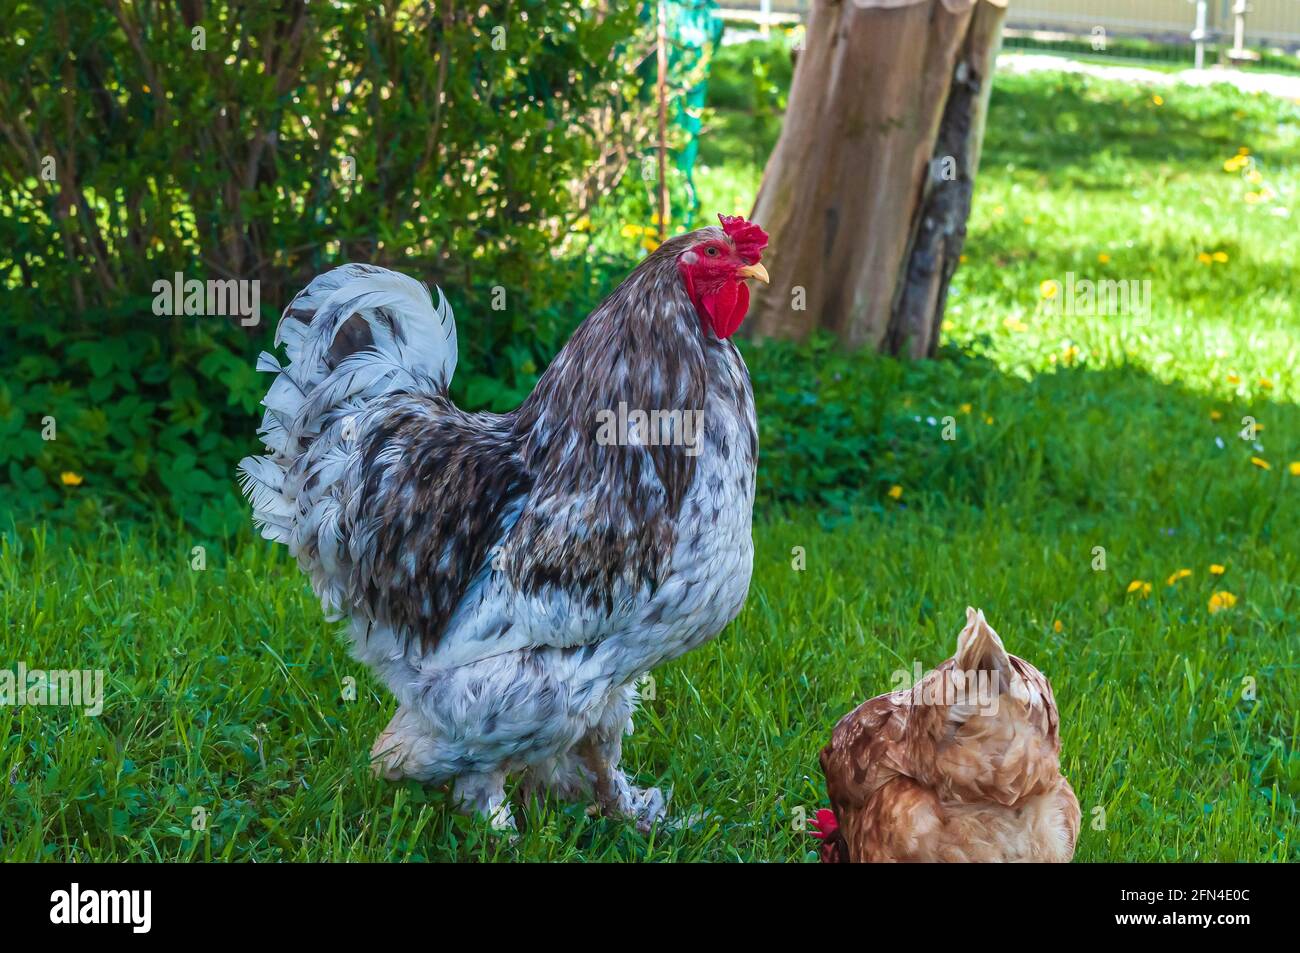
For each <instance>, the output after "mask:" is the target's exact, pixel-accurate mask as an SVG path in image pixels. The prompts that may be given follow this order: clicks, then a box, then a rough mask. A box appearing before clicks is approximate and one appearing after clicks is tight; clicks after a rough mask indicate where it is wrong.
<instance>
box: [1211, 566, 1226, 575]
mask: <svg viewBox="0 0 1300 953" xmlns="http://www.w3.org/2000/svg"><path fill="white" fill-rule="evenodd" d="M1227 571H1228V570H1227V568H1226V567H1224V566H1222V565H1220V564H1219V563H1210V575H1211V576H1222V575H1223V574H1224V573H1225V572H1227Z"/></svg>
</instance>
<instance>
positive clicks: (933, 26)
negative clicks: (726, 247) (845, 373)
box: [746, 0, 1006, 356]
mask: <svg viewBox="0 0 1300 953" xmlns="http://www.w3.org/2000/svg"><path fill="white" fill-rule="evenodd" d="M1005 14H1006V0H816V3H815V4H814V8H813V13H812V18H811V21H810V22H809V25H808V31H807V40H806V48H805V49H804V51H803V52H801V53H800V54H799V63H798V66H797V68H796V71H795V77H794V84H793V86H792V88H791V91H790V101H789V107H788V109H787V111H786V118H785V125H784V127H783V128H782V131H781V137H780V139H779V140H778V141H777V145H776V149H775V150H774V151H773V153H772V156H771V158H770V159H769V160H768V164H767V169H766V171H765V172H764V175H763V185H762V188H761V189H760V190H759V194H758V201H757V204H756V205H755V208H754V213H753V216H752V217H753V219H754V221H756V222H758V223H759V224H760V225H762V226H763V227H764V228H765V229H767V231H768V232H769V233H770V235H771V247H770V249H769V251H768V253H767V254H766V255H765V256H764V258H765V264H766V263H768V262H770V264H769V265H768V270H769V272H770V273H771V279H772V281H771V284H770V285H769V286H768V287H767V288H766V289H762V290H759V291H757V294H756V300H755V302H754V305H753V307H752V308H751V313H750V320H749V321H748V322H747V323H746V326H747V327H748V328H749V329H750V331H751V333H753V334H755V335H757V336H772V337H793V338H804V337H806V336H807V335H809V334H810V333H811V332H812V331H814V330H815V329H818V328H822V329H826V330H829V331H831V332H832V333H834V334H835V335H837V336H838V337H839V338H840V340H841V341H843V342H844V343H845V344H846V345H848V346H850V347H862V346H868V347H873V348H880V349H882V350H887V351H890V352H891V353H906V354H909V355H912V356H925V355H929V354H932V353H933V352H934V349H935V346H936V344H937V341H938V329H939V324H940V322H941V321H942V318H943V308H944V303H945V301H946V298H947V291H948V282H949V280H950V279H951V277H952V274H953V271H954V270H955V269H956V266H957V261H958V257H959V256H960V254H961V246H962V243H963V241H964V239H965V232H966V217H967V215H968V214H969V212H970V198H971V190H972V186H973V183H974V178H975V170H976V168H977V167H978V164H979V151H980V142H981V139H982V138H983V131H984V119H985V115H986V113H987V107H988V95H989V88H990V85H991V83H990V79H991V75H992V70H993V62H994V59H995V57H996V55H997V49H998V46H999V44H1000V41H1001V30H1002V21H1003V18H1004V16H1005ZM801 306H802V307H801Z"/></svg>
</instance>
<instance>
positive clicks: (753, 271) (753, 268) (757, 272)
mask: <svg viewBox="0 0 1300 953" xmlns="http://www.w3.org/2000/svg"><path fill="white" fill-rule="evenodd" d="M736 274H738V275H740V277H742V278H757V279H758V280H759V281H761V282H763V284H767V283H768V282H769V279H768V277H767V269H766V268H764V267H763V266H762V265H759V264H754V265H746V266H745V267H744V268H738V269H736Z"/></svg>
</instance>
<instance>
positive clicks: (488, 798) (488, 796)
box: [452, 771, 516, 831]
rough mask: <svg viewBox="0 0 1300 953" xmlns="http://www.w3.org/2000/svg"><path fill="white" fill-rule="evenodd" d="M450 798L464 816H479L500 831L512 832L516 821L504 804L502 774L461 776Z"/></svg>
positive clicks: (504, 786) (504, 780) (507, 804)
mask: <svg viewBox="0 0 1300 953" xmlns="http://www.w3.org/2000/svg"><path fill="white" fill-rule="evenodd" d="M452 797H453V798H454V799H455V801H456V802H457V804H458V805H459V806H460V809H461V810H462V811H464V812H465V813H466V814H481V815H482V816H483V817H486V818H487V819H488V823H490V824H491V825H492V827H493V828H494V829H496V830H499V831H513V830H515V829H516V828H515V818H514V815H513V814H511V813H510V802H509V801H507V800H506V775H505V772H504V771H485V772H481V773H475V774H462V775H459V776H458V777H457V778H456V784H455V786H454V788H453V789H452Z"/></svg>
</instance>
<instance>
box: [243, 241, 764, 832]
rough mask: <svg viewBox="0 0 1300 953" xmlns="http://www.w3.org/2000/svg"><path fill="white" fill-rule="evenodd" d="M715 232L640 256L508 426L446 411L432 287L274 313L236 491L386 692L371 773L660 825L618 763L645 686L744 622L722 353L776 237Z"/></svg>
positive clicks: (729, 392)
mask: <svg viewBox="0 0 1300 953" xmlns="http://www.w3.org/2000/svg"><path fill="white" fill-rule="evenodd" d="M719 218H720V221H721V227H718V226H710V227H706V228H702V229H699V230H697V231H694V232H691V233H689V234H684V235H678V236H675V237H673V238H670V239H668V240H667V241H665V242H664V243H663V244H662V245H660V246H659V248H658V249H656V250H655V251H654V252H653V253H652V254H650V255H649V257H647V258H646V259H645V260H644V261H642V262H641V263H640V264H639V265H638V266H637V267H636V268H635V269H634V270H633V271H632V273H631V275H629V276H628V278H627V279H626V280H625V281H624V282H623V283H622V284H621V285H619V286H618V288H616V289H615V290H614V292H613V293H612V294H610V295H609V297H608V298H606V299H605V300H604V301H603V302H602V303H601V304H600V305H599V306H598V307H597V308H596V309H595V310H594V311H593V312H592V313H591V314H590V315H589V316H588V317H587V319H586V320H585V321H584V322H583V323H582V324H581V325H580V326H579V327H578V329H577V330H576V331H575V332H574V334H573V336H572V338H571V339H570V340H569V342H568V344H567V345H566V346H565V347H564V348H563V350H561V351H560V353H559V355H558V356H557V357H556V358H555V360H554V361H553V362H552V363H551V365H550V367H548V368H547V370H546V372H545V373H544V374H543V375H542V377H541V378H540V380H539V381H538V383H537V386H536V389H535V390H534V391H533V392H532V394H531V395H530V396H529V397H528V398H527V399H526V400H525V401H524V402H523V404H522V405H521V406H520V407H519V408H518V409H517V410H515V411H513V412H511V413H507V414H493V413H469V412H466V411H464V410H461V409H460V408H458V407H457V406H456V405H455V404H454V403H453V402H452V401H451V400H450V399H449V397H448V395H447V389H448V385H449V383H450V381H451V377H452V372H453V370H454V369H455V364H456V326H455V320H454V318H453V315H452V312H451V308H450V306H449V305H448V304H447V301H446V299H445V297H444V296H443V294H442V292H441V290H439V291H438V300H437V302H436V304H435V303H434V301H433V299H432V296H431V295H430V293H429V290H428V289H427V288H426V287H425V286H424V285H423V284H421V283H420V282H418V281H416V280H414V279H412V278H409V277H407V276H405V275H401V274H398V273H396V272H393V271H389V270H387V269H384V268H379V267H375V266H371V265H363V264H352V265H344V266H342V267H340V268H336V269H334V270H333V271H330V272H328V273H326V274H323V275H320V276H318V277H317V278H315V279H314V280H313V281H312V282H311V283H310V284H309V285H308V286H307V287H306V289H304V290H303V291H301V292H300V293H299V294H298V295H297V297H295V298H294V299H293V301H292V302H291V303H290V304H289V306H288V308H286V309H285V312H284V315H283V317H282V318H281V321H280V324H279V327H278V330H277V332H276V338H275V344H276V346H279V345H280V344H283V345H284V347H285V351H286V353H287V356H288V361H287V363H285V364H283V365H282V364H281V363H280V362H279V360H277V358H276V357H274V356H272V355H270V354H266V353H263V354H262V355H261V357H260V358H259V359H258V369H259V370H263V371H268V372H270V373H272V374H274V375H275V378H274V381H273V383H272V384H271V387H270V390H269V391H268V393H267V395H266V398H265V400H264V401H263V403H264V405H265V407H266V413H265V417H264V419H263V422H262V427H261V429H260V430H259V435H260V437H261V439H262V442H263V443H264V444H265V447H266V451H267V452H266V453H265V454H264V455H262V456H253V457H248V458H246V459H245V460H243V461H242V462H241V464H240V471H241V479H242V483H243V487H244V491H245V493H246V494H247V496H248V497H249V499H250V501H251V503H252V507H253V517H254V521H255V523H256V525H257V526H258V527H259V528H260V529H261V531H262V534H263V535H264V536H265V537H267V538H268V539H272V540H276V541H279V542H282V543H284V544H286V545H287V546H288V547H289V551H290V552H291V553H292V554H293V555H294V556H295V557H297V560H298V565H299V566H300V568H301V569H302V570H303V572H305V573H306V574H307V575H308V577H309V578H310V580H311V584H312V586H313V588H314V589H315V591H316V594H317V595H318V596H319V597H320V600H321V604H322V607H323V608H324V609H325V611H326V612H327V614H329V615H330V616H331V617H332V618H343V619H346V620H347V622H348V626H347V634H348V638H349V640H350V642H351V650H352V653H353V655H354V656H355V657H356V658H357V659H358V660H360V661H362V662H364V663H366V664H368V665H369V666H371V668H372V669H373V670H374V671H375V672H376V673H377V674H378V676H379V677H380V678H381V679H382V680H383V681H384V682H385V683H386V684H387V685H388V687H389V689H390V690H391V691H392V693H393V695H394V696H395V697H396V699H397V702H398V707H397V711H396V713H395V714H394V715H393V718H392V720H391V721H390V722H389V724H388V727H387V728H385V729H384V731H383V732H381V733H380V735H379V737H378V739H377V740H376V741H375V744H374V747H373V749H372V751H371V756H372V761H373V763H374V766H375V770H376V773H378V774H379V775H380V776H382V777H384V778H387V779H390V780H397V779H400V778H413V779H416V780H419V781H421V782H425V783H430V784H440V783H450V784H451V785H452V792H453V798H454V801H455V803H456V804H457V805H458V806H460V807H461V808H462V809H463V810H465V811H467V812H475V811H476V812H479V813H481V814H482V815H484V816H486V817H487V818H488V819H489V820H490V821H491V822H492V824H493V826H496V827H504V828H514V826H515V822H514V818H513V814H512V812H511V809H510V806H509V804H508V803H507V799H506V793H505V784H506V779H507V777H508V776H511V775H519V776H520V777H521V779H522V782H523V787H524V789H525V790H529V791H541V790H547V791H551V792H553V793H555V794H556V795H557V796H559V797H561V798H565V799H575V798H580V797H581V798H594V801H595V805H596V807H597V808H598V809H599V810H600V811H601V812H603V813H605V814H608V815H614V816H624V817H628V818H631V819H632V820H634V822H635V823H636V824H637V826H638V827H639V828H640V829H642V830H648V829H649V828H650V826H651V825H652V824H654V823H655V822H656V821H658V820H660V819H662V818H663V817H664V815H665V810H666V804H665V800H664V797H663V795H662V794H661V793H660V791H659V790H658V789H656V788H649V789H646V790H639V789H637V788H635V787H633V786H632V785H631V784H630V783H629V782H628V780H627V778H626V777H625V775H624V773H623V771H622V769H621V768H620V767H619V761H620V758H621V755H622V738H623V735H624V734H625V733H628V732H630V731H631V728H632V723H631V715H632V711H633V708H634V705H635V700H636V688H635V684H636V682H637V681H638V680H639V679H640V678H641V677H642V676H643V675H644V674H645V673H646V672H648V671H649V670H650V669H652V668H654V667H655V666H656V665H658V664H660V663H661V662H664V661H667V660H669V659H672V658H676V657H677V656H679V655H681V654H682V653H684V652H687V651H689V650H691V649H693V648H696V647H697V646H700V645H702V644H704V643H705V642H707V641H709V640H710V639H712V638H713V637H714V636H716V635H717V634H718V633H719V632H720V631H721V630H722V629H723V627H724V626H726V625H727V623H728V622H730V621H731V620H732V619H734V618H735V617H736V615H737V614H738V613H739V612H740V609H741V607H742V605H743V604H744V602H745V597H746V595H747V593H748V589H749V580H750V573H751V569H752V564H753V539H752V536H751V530H750V520H751V510H752V506H753V498H754V474H755V464H756V460H757V456H758V436H757V428H756V422H755V416H754V400H753V392H752V390H751V387H750V381H749V374H748V371H747V370H746V368H745V363H744V361H743V360H742V359H741V356H740V352H739V351H738V350H737V349H736V347H735V346H734V345H733V344H732V343H731V341H730V340H728V339H729V338H730V336H731V335H732V334H733V333H734V332H735V331H736V329H737V328H738V327H739V326H740V323H741V321H742V320H743V319H744V317H745V312H746V310H747V308H748V305H749V289H748V287H747V285H746V284H745V281H746V280H747V279H751V278H753V279H758V280H761V281H767V271H766V269H765V268H764V267H763V265H762V264H760V262H759V257H760V255H761V254H762V251H763V249H764V247H765V246H766V244H767V235H766V234H765V233H764V232H763V230H762V229H760V228H759V227H758V226H757V225H754V224H752V223H750V222H747V221H745V220H744V219H743V218H740V217H731V216H719ZM615 421H617V425H615ZM693 424H696V425H698V426H692V425H693ZM692 431H694V432H692Z"/></svg>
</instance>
